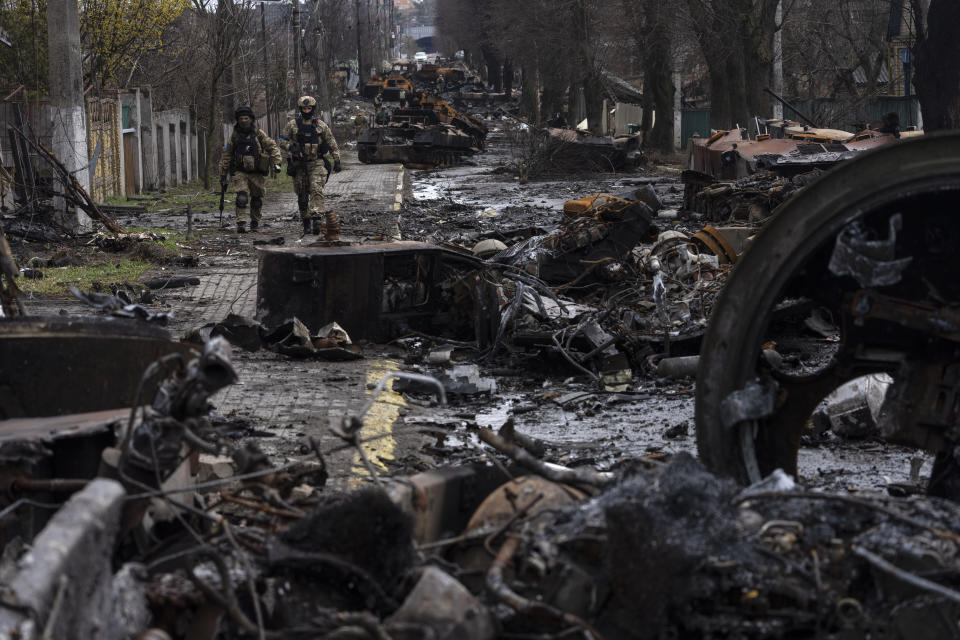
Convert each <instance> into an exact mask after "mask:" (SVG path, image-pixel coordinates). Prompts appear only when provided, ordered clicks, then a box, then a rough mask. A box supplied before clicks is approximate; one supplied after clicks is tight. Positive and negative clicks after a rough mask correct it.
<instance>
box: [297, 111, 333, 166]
mask: <svg viewBox="0 0 960 640" xmlns="http://www.w3.org/2000/svg"><path fill="white" fill-rule="evenodd" d="M318 126H320V121H319V120H318V119H317V118H311V119H310V120H304V119H303V118H302V117H300V116H297V144H298V145H300V149H302V150H303V157H304V158H305V159H306V160H316V159H317V158H318V157H322V156H324V155H326V153H327V152H328V151H329V150H330V148H329V147H328V146H327V144H326V143H325V142H324V141H323V139H322V138H321V137H320V132H319V131H317V127H318Z"/></svg>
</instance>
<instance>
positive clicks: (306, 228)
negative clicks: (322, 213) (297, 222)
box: [302, 218, 313, 235]
mask: <svg viewBox="0 0 960 640" xmlns="http://www.w3.org/2000/svg"><path fill="white" fill-rule="evenodd" d="M302 222H303V235H307V234H309V233H311V232H312V231H313V220H312V219H310V218H303V219H302Z"/></svg>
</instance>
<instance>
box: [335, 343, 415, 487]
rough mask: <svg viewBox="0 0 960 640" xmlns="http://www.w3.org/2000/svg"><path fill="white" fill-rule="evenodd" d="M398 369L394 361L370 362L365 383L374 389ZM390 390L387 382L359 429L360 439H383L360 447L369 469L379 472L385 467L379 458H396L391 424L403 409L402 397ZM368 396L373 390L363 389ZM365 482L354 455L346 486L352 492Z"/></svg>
mask: <svg viewBox="0 0 960 640" xmlns="http://www.w3.org/2000/svg"><path fill="white" fill-rule="evenodd" d="M399 368H400V363H399V362H397V361H396V360H379V361H376V362H374V363H372V366H371V367H370V369H368V370H367V383H368V384H369V385H374V386H375V385H376V384H377V383H378V382H380V379H381V378H383V376H385V375H387V374H388V373H390V372H391V371H396V370H398V369H399ZM391 387H392V382H388V383H387V387H386V388H385V389H384V390H383V391H382V392H381V393H380V397H379V398H377V402H376V403H375V404H374V405H373V406H372V407H371V408H370V411H368V412H367V415H366V418H365V419H364V421H363V430H362V431H361V432H360V438H361V439H366V438H372V437H375V436H386V437H383V438H378V439H376V440H373V441H371V442H365V443H363V444H361V445H360V446H361V447H363V451H364V453H366V454H367V458H369V459H370V463H371V464H372V465H373V467H374V468H375V469H377V470H383V471H386V470H387V465H385V464H384V463H383V462H382V461H381V459H382V460H395V459H396V458H395V455H396V451H397V441H396V439H395V438H394V437H393V425H394V424H395V423H396V421H397V418H398V417H399V416H400V408H401V407H405V406H407V403H406V401H405V400H404V399H403V396H401V395H400V394H399V393H396V392H394V391H393V389H392V388H391ZM372 393H373V389H368V390H367V394H368V395H370V394H372ZM368 479H369V474H368V473H367V469H366V467H364V466H363V460H361V458H360V454H359V453H354V454H353V468H352V469H351V477H350V481H349V482H348V486H349V487H350V488H351V489H356V488H357V487H360V486H363V485H364V484H366V483H367V480H368Z"/></svg>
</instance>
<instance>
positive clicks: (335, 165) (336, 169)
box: [333, 160, 343, 173]
mask: <svg viewBox="0 0 960 640" xmlns="http://www.w3.org/2000/svg"><path fill="white" fill-rule="evenodd" d="M341 171H343V167H342V166H340V161H339V160H334V161H333V172H334V173H340V172H341Z"/></svg>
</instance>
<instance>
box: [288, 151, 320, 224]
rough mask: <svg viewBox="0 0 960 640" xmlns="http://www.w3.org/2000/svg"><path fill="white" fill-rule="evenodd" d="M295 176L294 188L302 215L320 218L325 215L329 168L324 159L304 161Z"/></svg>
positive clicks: (302, 216)
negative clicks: (324, 195)
mask: <svg viewBox="0 0 960 640" xmlns="http://www.w3.org/2000/svg"><path fill="white" fill-rule="evenodd" d="M303 166H305V167H306V171H303V170H302V167H301V168H300V169H299V170H298V171H297V175H296V176H294V178H293V190H294V192H295V193H296V194H297V204H298V205H299V207H300V217H301V218H303V219H304V220H305V219H307V218H320V217H321V216H322V215H323V186H324V185H325V184H326V183H327V168H326V167H325V166H323V160H311V161H310V162H305V163H303Z"/></svg>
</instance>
